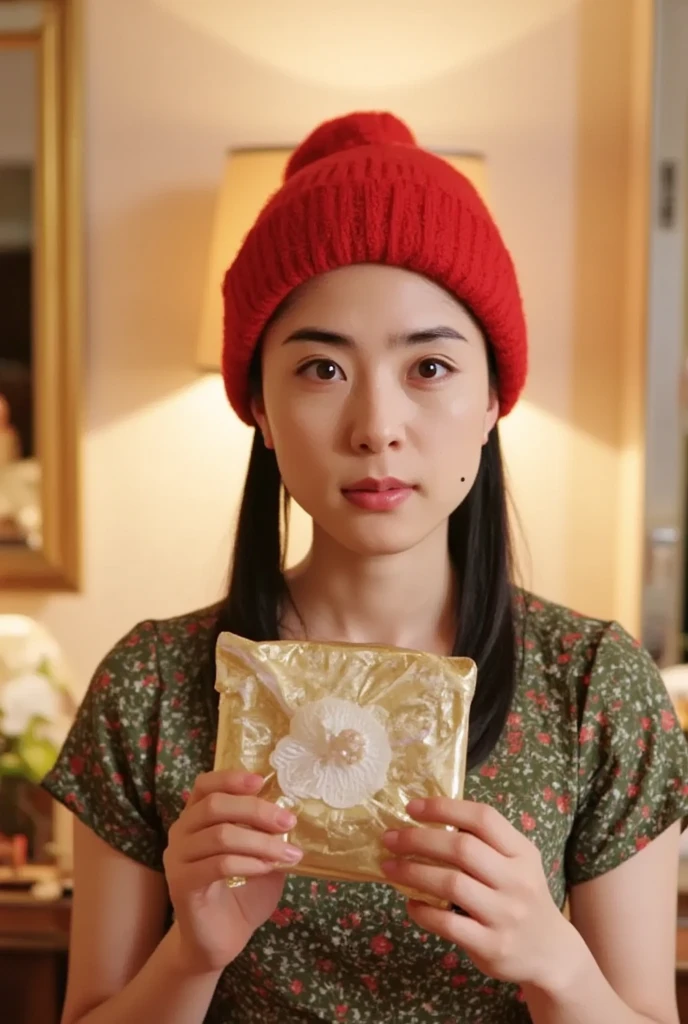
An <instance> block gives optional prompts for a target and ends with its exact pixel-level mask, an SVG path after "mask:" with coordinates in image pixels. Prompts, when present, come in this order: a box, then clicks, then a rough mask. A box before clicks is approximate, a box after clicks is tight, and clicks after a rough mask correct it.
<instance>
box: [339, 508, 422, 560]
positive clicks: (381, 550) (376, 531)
mask: <svg viewBox="0 0 688 1024" xmlns="http://www.w3.org/2000/svg"><path fill="white" fill-rule="evenodd" d="M429 532H431V531H429V530H427V529H426V530H419V529H418V528H417V527H416V529H412V528H411V527H410V525H409V524H408V523H401V522H399V521H398V520H397V521H396V522H394V518H393V517H392V516H385V515H379V516H375V517H372V516H371V517H370V518H369V519H368V520H367V521H363V522H361V523H359V524H358V525H357V527H356V528H354V529H344V530H342V529H341V528H340V529H338V530H333V531H331V533H330V536H331V537H332V538H333V540H335V541H336V542H337V543H338V544H340V545H341V546H342V547H343V548H346V550H347V551H351V553H352V554H356V555H359V556H363V557H366V558H379V557H380V556H381V555H400V554H403V553H404V552H406V551H411V550H412V549H413V548H415V547H416V546H417V545H418V544H420V543H422V541H424V540H425V538H426V537H427V536H428V533H429Z"/></svg>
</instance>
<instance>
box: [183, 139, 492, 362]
mask: <svg viewBox="0 0 688 1024" xmlns="http://www.w3.org/2000/svg"><path fill="white" fill-rule="evenodd" d="M291 152H292V151H291V150H290V149H240V150H233V151H231V152H230V153H228V155H227V162H226V165H225V172H224V177H223V179H222V185H221V187H220V192H219V195H218V199H217V206H216V210H215V221H214V226H213V235H212V240H211V247H210V259H209V263H208V273H207V276H206V284H205V295H204V299H203V308H202V310H201V323H200V332H199V336H198V347H197V356H196V360H197V363H198V366H199V367H200V369H202V370H219V369H220V366H221V353H222V293H221V286H222V279H223V277H224V274H225V271H226V270H227V267H228V266H229V265H230V263H232V261H233V260H234V257H235V256H236V254H237V252H238V251H239V248H240V246H241V243H242V242H243V240H244V238H245V237H246V235H247V234H248V232H249V230H250V228H251V225H252V224H253V222H254V221H255V219H256V217H257V216H258V213H259V212H260V210H261V209H262V207H263V206H264V204H265V202H266V200H267V199H268V198H269V197H270V196H271V195H272V194H273V192H276V191H277V189H278V188H279V187H280V185H281V183H282V174H283V171H284V168H285V166H286V163H287V161H288V159H289V157H290V155H291ZM438 155H439V156H441V157H442V158H443V159H444V160H446V161H447V162H448V163H450V164H451V165H452V166H453V167H455V168H456V169H457V170H458V171H461V173H462V174H464V175H465V176H466V177H467V178H468V179H469V180H470V181H471V182H472V183H473V184H474V185H475V187H476V188H477V190H478V192H479V193H480V194H481V196H482V197H483V199H484V200H485V201H487V198H486V190H485V161H484V159H483V158H482V157H481V156H478V155H476V154H471V153H440V154H438Z"/></svg>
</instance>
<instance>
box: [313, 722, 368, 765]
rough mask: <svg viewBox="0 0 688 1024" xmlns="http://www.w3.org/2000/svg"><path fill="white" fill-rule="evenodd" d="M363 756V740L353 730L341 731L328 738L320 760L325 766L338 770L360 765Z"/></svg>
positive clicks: (358, 733)
mask: <svg viewBox="0 0 688 1024" xmlns="http://www.w3.org/2000/svg"><path fill="white" fill-rule="evenodd" d="M364 754H365V740H364V738H363V736H361V734H360V732H357V731H356V730H355V729H343V730H342V731H341V732H338V733H337V735H336V736H330V738H329V740H328V742H327V749H326V751H325V754H324V756H323V758H322V760H323V761H325V763H326V764H334V765H337V766H338V767H340V768H345V767H349V766H351V765H354V764H360V763H361V761H362V760H363V755H364Z"/></svg>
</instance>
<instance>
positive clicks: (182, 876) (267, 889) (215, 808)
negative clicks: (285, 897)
mask: <svg viewBox="0 0 688 1024" xmlns="http://www.w3.org/2000/svg"><path fill="white" fill-rule="evenodd" d="M263 781H264V780H263V779H262V778H261V777H260V776H258V775H245V774H243V773H240V772H228V771H217V772H215V771H214V772H208V773H207V774H205V775H199V777H198V778H197V779H196V783H195V785H194V788H193V791H192V793H191V795H190V797H189V799H188V802H187V804H186V807H185V808H184V810H183V811H182V813H181V814H180V816H179V818H178V820H177V821H176V822H175V823H174V824H173V825H172V827H171V829H170V832H169V841H168V846H167V849H166V850H165V854H164V858H163V861H164V866H165V875H166V878H167V884H168V887H169V891H170V898H171V901H172V905H173V907H174V911H175V918H176V922H177V927H178V931H179V939H180V943H181V951H180V952H181V955H182V957H183V962H184V964H185V966H187V967H188V968H189V969H190V970H192V971H193V972H194V973H196V972H197V973H206V972H212V971H221V970H222V969H223V968H224V967H226V965H227V964H228V963H230V961H232V960H233V959H234V958H235V957H236V956H238V955H239V953H240V952H241V951H242V949H243V948H244V946H245V945H246V944H247V942H248V941H249V939H250V938H251V936H252V935H253V933H254V932H255V931H256V929H257V928H260V926H261V925H262V924H263V923H264V922H265V921H266V920H267V919H268V918H269V917H270V915H271V914H272V912H273V911H274V910H275V908H276V907H277V904H278V903H279V900H280V897H281V895H282V889H283V888H284V877H285V876H284V873H283V872H282V871H277V870H275V868H276V866H277V865H278V864H286V863H287V862H289V863H292V864H296V863H298V861H299V860H300V858H301V851H299V850H297V849H296V847H290V846H289V845H288V844H286V843H285V842H284V839H283V838H282V837H283V834H284V833H285V832H287V831H289V829H290V828H293V826H294V823H295V821H296V819H295V818H293V816H291V819H290V815H289V812H288V811H285V810H283V809H282V808H280V807H277V806H276V805H275V804H272V803H269V802H268V801H267V800H261V799H260V798H259V797H258V796H257V794H258V793H259V791H260V788H261V786H262V785H263ZM290 851H293V853H292V854H291V856H290ZM235 875H243V876H244V877H246V878H247V879H248V881H247V883H246V884H245V885H242V886H238V887H236V888H229V887H228V886H227V885H226V883H225V879H227V878H230V877H232V876H235Z"/></svg>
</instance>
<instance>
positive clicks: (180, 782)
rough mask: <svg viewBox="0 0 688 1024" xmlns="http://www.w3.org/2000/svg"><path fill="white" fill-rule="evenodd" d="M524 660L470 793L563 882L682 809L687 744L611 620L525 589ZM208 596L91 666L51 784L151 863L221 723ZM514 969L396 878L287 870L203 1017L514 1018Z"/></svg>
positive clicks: (239, 1022) (410, 1022) (648, 834)
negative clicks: (208, 675) (343, 877)
mask: <svg viewBox="0 0 688 1024" xmlns="http://www.w3.org/2000/svg"><path fill="white" fill-rule="evenodd" d="M518 609H519V619H522V622H523V629H522V634H521V635H522V638H523V645H524V651H523V655H524V659H523V673H522V676H521V678H520V682H519V684H518V688H517V692H516V695H515V698H514V701H513V705H512V710H511V713H510V715H509V718H508V723H507V726H506V728H505V730H504V732H503V735H502V737H501V739H500V742H499V744H498V745H497V747H496V748H495V749H494V751H493V753H492V755H491V757H490V758H489V760H488V761H487V762H486V763H485V764H483V765H482V766H481V767H479V768H477V769H475V770H474V771H472V772H470V773H469V775H468V778H467V783H466V797H467V798H468V799H471V800H479V801H483V802H485V803H488V804H491V805H492V806H493V807H496V808H497V809H498V810H499V811H501V813H502V814H503V815H504V816H505V817H506V818H507V819H508V820H509V821H510V822H511V823H512V824H513V825H514V826H515V827H516V828H517V829H519V830H521V831H522V832H524V833H525V834H526V835H527V836H528V837H529V838H530V839H531V840H532V842H534V843H535V844H536V845H537V846H538V847H539V849H540V851H541V854H542V861H543V865H544V870H545V873H546V876H547V879H548V883H549V887H550V891H551V893H552V898H553V899H554V901H555V902H556V904H557V905H558V906H559V907H563V905H564V901H565V897H566V891H567V888H568V887H570V886H573V885H576V884H578V883H579V882H585V881H587V880H588V879H592V878H595V877H596V876H598V875H601V874H603V873H604V872H606V871H610V870H611V869H612V868H614V867H616V866H617V865H618V864H621V863H622V862H623V861H625V860H627V859H628V858H629V857H632V856H633V855H634V854H635V853H636V852H637V851H639V850H642V848H643V847H644V846H645V845H647V843H649V842H650V841H651V840H652V839H653V838H654V837H655V836H657V835H659V834H660V833H661V832H662V831H663V830H664V829H666V828H667V827H668V826H669V825H671V824H672V823H673V822H675V821H676V820H678V819H680V818H682V817H683V816H684V815H688V746H687V744H686V741H685V739H684V736H683V734H682V732H681V730H680V728H679V726H678V723H677V721H676V719H675V716H674V713H673V709H672V705H671V702H670V700H669V697H668V695H667V693H666V690H665V688H664V685H663V683H662V680H661V678H660V676H659V674H658V672H657V670H656V668H655V666H654V664H653V663H652V661H651V659H650V657H649V656H648V655H647V653H646V652H645V651H644V650H643V649H642V648H640V647H639V646H638V645H637V644H636V643H635V642H634V641H633V640H631V638H630V637H629V636H628V635H627V634H626V633H625V632H624V630H623V629H622V628H621V627H619V626H618V625H616V624H614V623H603V622H599V621H596V620H591V619H586V618H582V617H579V616H577V615H575V614H573V613H572V612H570V611H567V610H565V609H563V608H561V607H558V606H556V605H553V604H549V603H546V602H541V601H537V600H535V599H533V598H531V597H529V596H527V595H523V594H519V597H518ZM215 614H216V613H215V609H213V608H211V609H206V610H204V611H201V612H194V613H192V614H189V615H184V616H181V617H179V618H175V619H171V620H168V621H164V622H162V621H148V622H143V623H141V624H140V625H138V626H136V628H135V629H133V630H132V631H131V632H130V633H129V634H128V635H127V636H125V637H124V638H123V639H122V640H120V641H119V642H118V643H117V644H116V645H115V647H114V648H113V650H112V651H111V652H110V653H109V654H108V655H107V656H106V658H105V659H104V660H103V662H102V663H101V665H100V667H99V668H98V669H97V671H96V672H95V674H94V676H93V679H92V681H91V684H90V686H89V689H88V692H87V693H86V696H85V698H84V700H83V702H82V704H81V706H80V709H79V712H78V716H77V719H76V722H75V724H74V726H73V728H72V731H71V733H70V735H69V737H68V739H67V742H66V744H65V746H64V748H63V751H62V753H61V755H60V758H59V760H58V762H57V764H56V765H55V767H54V768H53V770H52V771H51V772H50V773H49V775H48V776H47V777H46V779H45V781H44V786H45V787H46V789H47V790H48V791H49V792H50V793H52V794H53V796H54V797H56V798H57V799H58V800H59V801H61V802H62V803H63V804H64V805H65V806H66V807H68V808H69V809H70V810H71V811H73V812H74V814H76V815H77V816H78V817H79V818H80V819H81V820H82V821H83V822H85V823H86V825H88V826H89V827H90V828H91V829H93V831H94V832H95V833H96V834H97V835H98V836H100V837H101V838H102V839H104V840H105V841H106V842H108V843H110V844H111V845H112V846H113V847H115V848H116V849H117V850H120V851H121V852H122V853H124V854H126V855H127V856H129V857H132V858H133V859H134V860H137V861H140V862H141V863H142V864H145V865H147V866H148V867H150V868H153V869H155V870H157V871H162V870H163V862H162V854H163V850H164V848H165V843H166V837H167V833H168V830H169V828H170V826H171V825H172V823H173V822H174V821H175V819H176V818H177V817H178V816H179V814H180V812H181V810H182V808H183V807H184V801H185V799H186V798H187V797H188V793H189V791H190V790H191V788H192V786H193V784H194V780H195V778H196V776H197V775H198V774H199V773H200V772H204V771H209V770H211V769H212V765H213V745H214V734H213V730H212V726H211V725H210V720H209V716H208V712H207V710H206V707H207V704H206V700H205V699H204V695H203V693H202V690H201V685H200V682H199V677H198V666H199V665H200V664H201V663H202V661H203V658H204V656H205V652H206V650H207V648H208V644H209V642H210V631H211V630H212V628H213V625H214V621H215ZM528 1020H530V1016H529V1013H528V1008H527V1006H526V1005H525V1003H524V1001H523V998H522V995H521V993H520V991H519V988H518V986H517V985H512V984H504V983H502V982H498V981H495V980H493V979H491V978H489V977H486V976H485V975H483V974H481V973H480V971H478V970H476V968H475V967H473V965H472V964H471V962H470V960H469V959H468V958H467V956H466V955H465V954H464V953H463V952H462V950H461V949H458V948H455V947H452V946H451V945H450V944H449V943H447V942H445V941H444V940H441V939H438V938H436V937H435V936H433V935H430V934H427V933H425V932H423V931H421V930H420V929H419V928H417V927H416V925H415V924H413V923H412V922H411V921H410V920H409V919H408V917H407V915H406V911H405V904H404V900H403V898H402V897H401V896H400V895H399V894H398V893H397V892H396V891H395V890H394V889H392V888H391V887H389V886H385V885H371V884H358V885H355V884H349V883H346V884H343V883H340V884H334V883H330V884H328V883H327V882H323V881H311V880H310V879H303V878H295V877H290V878H289V879H288V880H287V885H286V887H285V891H284V896H283V899H282V902H281V903H280V905H279V907H278V909H277V910H276V911H275V913H274V914H273V915H272V918H271V919H270V921H268V922H267V923H266V924H265V925H264V926H263V927H262V928H261V929H259V931H258V932H257V933H256V934H255V935H254V937H253V939H252V941H251V942H250V944H249V945H248V946H247V948H246V949H245V951H244V952H243V953H242V955H241V956H240V957H239V958H238V959H237V960H236V961H235V962H234V963H232V964H231V965H230V966H229V967H228V968H227V969H226V970H225V972H224V973H223V975H222V978H221V980H220V982H219V984H218V986H217V989H216V992H215V995H214V998H213V1001H212V1003H211V1006H210V1008H209V1010H208V1014H207V1017H206V1022H208V1024H297V1022H300V1024H304V1022H305V1024H317V1022H323V1021H327V1022H336V1021H344V1022H346V1024H382V1022H387V1021H389V1022H393V1024H431V1022H435V1024H509V1022H514V1024H516V1022H523V1021H528Z"/></svg>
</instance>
